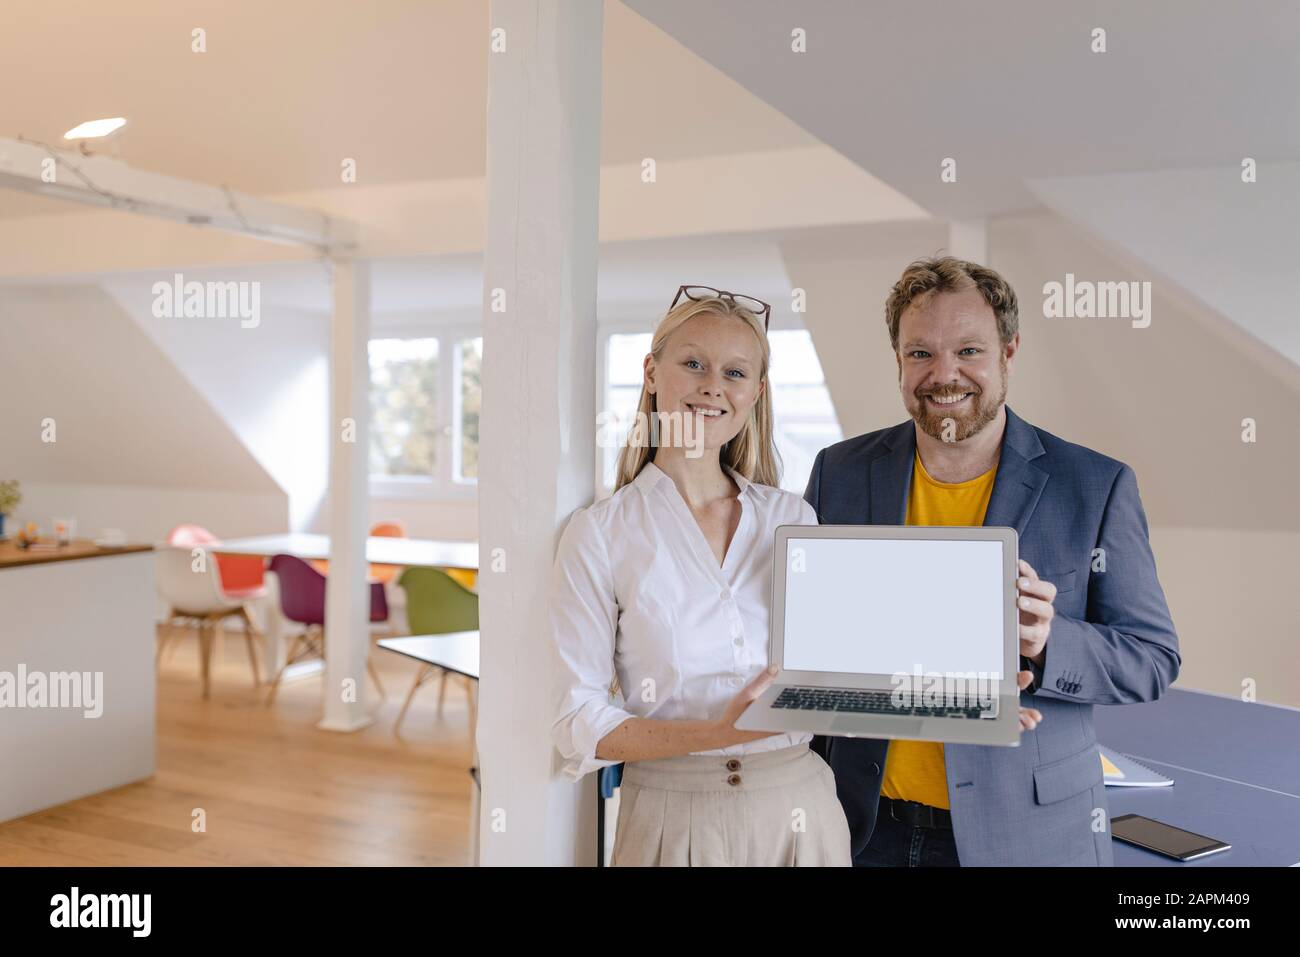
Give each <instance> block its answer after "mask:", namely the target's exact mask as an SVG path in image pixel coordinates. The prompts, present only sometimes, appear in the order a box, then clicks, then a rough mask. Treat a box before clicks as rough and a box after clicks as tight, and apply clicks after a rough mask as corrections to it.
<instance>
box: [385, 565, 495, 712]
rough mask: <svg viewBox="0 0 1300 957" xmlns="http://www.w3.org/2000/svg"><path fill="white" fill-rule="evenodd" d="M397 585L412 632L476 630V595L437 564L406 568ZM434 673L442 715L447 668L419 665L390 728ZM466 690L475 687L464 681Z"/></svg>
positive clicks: (441, 632) (471, 694)
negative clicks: (429, 566)
mask: <svg viewBox="0 0 1300 957" xmlns="http://www.w3.org/2000/svg"><path fill="white" fill-rule="evenodd" d="M397 587H399V588H401V589H402V591H403V592H405V593H406V622H407V627H408V630H409V631H410V633H411V634H412V635H446V634H450V633H451V632H456V631H478V595H476V594H474V593H473V592H472V591H470V590H469V589H467V588H465V587H464V586H462V585H461V584H460V583H459V582H457V581H456V580H455V579H453V578H452V577H451V576H450V575H448V574H447V573H446V572H445V571H443V570H442V569H440V568H425V567H416V568H408V569H407V570H406V571H404V572H402V577H401V578H399V579H397ZM435 673H440V674H441V680H440V681H439V682H438V717H442V699H443V695H444V693H445V692H446V690H447V674H448V672H447V671H446V670H445V669H443V668H439V667H437V666H436V665H429V664H426V665H422V666H421V668H420V672H419V674H417V675H416V676H415V683H414V684H412V685H411V690H410V691H409V692H408V693H407V695H406V701H405V702H404V703H403V704H402V711H401V713H400V714H399V715H398V716H397V724H396V725H395V726H394V728H393V731H394V732H397V731H398V730H399V729H400V728H401V726H402V719H403V718H405V717H406V710H407V708H409V707H410V706H411V700H412V699H413V698H414V697H415V692H416V691H418V690H419V688H420V686H421V685H422V684H424V683H425V682H426V681H427V680H429V678H431V677H432V676H433V675H434V674H435ZM465 690H466V693H467V694H469V695H470V696H471V700H472V696H473V695H474V688H473V687H472V686H471V685H470V684H469V683H468V680H467V683H466V689H465Z"/></svg>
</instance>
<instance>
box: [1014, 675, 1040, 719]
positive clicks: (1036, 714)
mask: <svg viewBox="0 0 1300 957" xmlns="http://www.w3.org/2000/svg"><path fill="white" fill-rule="evenodd" d="M1033 680H1034V673H1033V672H1032V671H1022V672H1020V673H1019V674H1017V675H1016V683H1017V684H1019V685H1020V690H1021V691H1024V690H1025V689H1026V688H1028V687H1029V685H1030V684H1031V683H1032V682H1033ZM1042 720H1043V713H1042V712H1041V711H1039V710H1038V709H1037V708H1021V709H1020V730H1021V731H1033V730H1034V728H1036V727H1038V722H1040V721H1042Z"/></svg>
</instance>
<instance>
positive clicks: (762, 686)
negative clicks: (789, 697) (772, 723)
mask: <svg viewBox="0 0 1300 957" xmlns="http://www.w3.org/2000/svg"><path fill="white" fill-rule="evenodd" d="M779 670H780V669H778V668H777V666H776V665H769V666H768V667H767V668H766V669H765V670H763V671H760V672H759V673H758V677H756V678H755V679H754V680H753V681H751V682H750V683H749V684H747V685H745V687H743V688H741V689H740V691H738V692H737V693H736V696H735V697H734V698H732V699H731V700H730V701H729V702H727V710H725V711H724V712H722V717H720V718H718V722H717V723H718V734H720V735H722V736H723V737H725V738H727V739H729V740H728V741H727V744H742V743H744V742H745V741H757V740H758V739H759V738H770V737H771V736H772V735H774V734H782V733H783V732H781V731H739V730H737V728H736V722H737V721H739V720H740V716H741V715H742V714H744V713H745V709H746V708H748V707H749V706H750V705H751V704H752V703H753V702H754V701H756V700H757V699H758V698H759V697H761V696H762V694H763V692H764V691H766V690H767V687H768V685H770V684H771V683H772V679H773V678H775V677H776V675H777V673H778V672H779Z"/></svg>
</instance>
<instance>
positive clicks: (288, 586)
mask: <svg viewBox="0 0 1300 957" xmlns="http://www.w3.org/2000/svg"><path fill="white" fill-rule="evenodd" d="M268 570H270V571H273V572H275V577H276V579H277V580H278V581H279V583H280V613H281V614H282V615H283V616H284V617H285V618H287V619H288V620H289V621H292V622H295V623H297V624H299V625H305V626H306V630H305V631H302V632H300V633H299V634H297V635H294V638H293V645H292V646H291V647H290V648H289V654H288V655H287V656H286V657H285V662H284V666H283V667H282V668H281V669H280V671H279V672H278V673H277V674H276V676H275V681H273V682H272V683H271V693H270V695H269V696H268V697H267V699H266V703H267V704H270V703H271V702H272V701H274V700H275V693H276V691H278V690H279V688H280V679H281V678H282V677H283V676H284V672H285V669H286V668H288V667H289V666H290V665H292V664H296V663H298V662H299V661H302V660H304V659H305V658H307V657H308V656H311V655H315V656H316V657H319V658H324V657H325V576H324V575H322V574H321V573H320V572H318V571H316V569H314V568H313V567H312V566H311V565H310V564H308V563H307V562H305V561H303V560H302V559H301V558H298V557H296V556H294V555H284V554H281V555H276V556H275V557H274V558H272V559H271V563H270V565H269V566H268ZM387 620H388V597H387V595H385V594H384V585H383V582H371V584H370V621H371V622H372V623H375V622H384V621H387ZM299 646H301V650H299ZM366 670H367V671H369V672H370V677H371V679H372V680H373V681H374V682H375V687H376V688H378V689H379V695H380V697H382V698H387V697H388V696H387V694H385V692H384V686H383V685H382V684H380V682H379V675H378V674H377V673H376V672H375V666H374V663H373V662H372V661H371V660H370V656H369V655H367V656H366Z"/></svg>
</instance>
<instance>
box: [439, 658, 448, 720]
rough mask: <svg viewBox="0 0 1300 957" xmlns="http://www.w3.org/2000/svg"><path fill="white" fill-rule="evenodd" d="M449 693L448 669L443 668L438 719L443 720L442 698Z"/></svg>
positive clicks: (440, 681)
mask: <svg viewBox="0 0 1300 957" xmlns="http://www.w3.org/2000/svg"><path fill="white" fill-rule="evenodd" d="M446 695H447V669H445V668H444V669H442V677H441V678H439V679H438V720H439V721H441V720H442V699H443V698H444V697H446Z"/></svg>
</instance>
